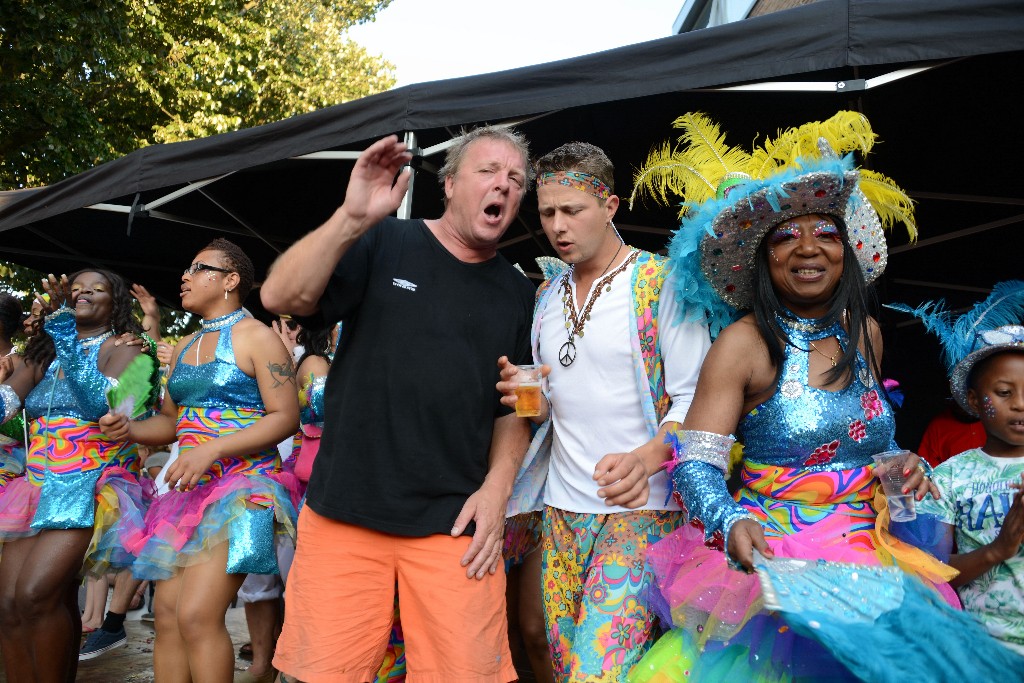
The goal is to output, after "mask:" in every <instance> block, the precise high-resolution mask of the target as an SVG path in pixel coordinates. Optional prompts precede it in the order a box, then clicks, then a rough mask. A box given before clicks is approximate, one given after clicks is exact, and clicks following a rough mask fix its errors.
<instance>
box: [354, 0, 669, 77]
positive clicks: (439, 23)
mask: <svg viewBox="0 0 1024 683" xmlns="http://www.w3.org/2000/svg"><path fill="white" fill-rule="evenodd" d="M682 6H683V0H586V1H585V2H573V1H571V0H518V1H513V2H507V3H490V2H485V1H484V0H393V2H392V3H391V5H389V6H388V7H387V8H386V9H385V10H384V11H382V12H380V13H378V14H377V19H376V21H374V22H373V23H370V24H366V25H363V26H357V27H355V28H353V29H352V30H351V31H350V33H349V35H350V37H351V38H352V39H353V40H355V41H356V42H357V43H359V44H361V45H362V46H364V47H365V48H366V49H367V50H369V51H370V52H371V53H373V54H380V55H382V56H384V57H385V58H386V59H387V60H388V61H390V62H391V63H393V64H395V65H396V67H397V77H398V82H397V84H396V85H397V86H403V85H411V84H413V83H422V82H424V81H436V80H441V79H444V78H455V77H458V76H472V75H476V74H483V73H490V72H493V71H504V70H505V69H514V68H516V67H520V66H530V65H533V64H542V63H544V62H551V61H556V60H559V59H566V58H568V57H578V56H580V55H585V54H590V53H593V52H601V51H603V50H609V49H612V48H616V47H621V46H623V45H632V44H633V43H641V42H644V41H647V40H654V39H656V38H664V37H666V36H670V35H672V24H673V22H674V21H675V19H676V16H677V15H678V14H679V10H680V8H682Z"/></svg>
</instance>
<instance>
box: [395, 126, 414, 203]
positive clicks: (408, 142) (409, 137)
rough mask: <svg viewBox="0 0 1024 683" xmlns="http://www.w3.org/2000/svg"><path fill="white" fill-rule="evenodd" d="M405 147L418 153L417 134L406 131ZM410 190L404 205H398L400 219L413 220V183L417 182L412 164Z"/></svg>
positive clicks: (410, 168) (403, 198)
mask: <svg viewBox="0 0 1024 683" xmlns="http://www.w3.org/2000/svg"><path fill="white" fill-rule="evenodd" d="M405 146H406V147H407V148H408V149H409V150H410V151H412V152H413V154H415V153H416V133H414V132H412V131H411V130H410V131H406V133H405ZM409 171H410V174H411V175H410V176H409V189H408V190H407V191H406V193H405V196H404V197H402V203H401V204H399V205H398V217H399V218H412V188H413V183H415V182H416V166H415V165H412V164H410V166H409Z"/></svg>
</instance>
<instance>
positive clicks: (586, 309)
mask: <svg viewBox="0 0 1024 683" xmlns="http://www.w3.org/2000/svg"><path fill="white" fill-rule="evenodd" d="M639 254H640V252H639V251H638V250H636V249H631V250H630V253H629V256H627V257H626V260H625V261H623V262H622V264H621V265H620V266H619V267H618V268H616V269H615V270H613V271H612V272H610V273H608V274H607V275H605V276H604V277H603V278H601V279H600V280H598V282H597V284H596V285H595V286H594V291H593V292H592V293H591V294H590V296H589V297H588V298H587V300H586V301H585V302H584V304H583V310H582V311H581V312H580V314H579V315H577V314H576V302H575V301H574V297H573V295H572V285H570V284H569V281H570V278H571V277H572V273H573V266H569V268H568V270H566V271H565V275H563V276H562V315H564V316H565V329H567V330H569V338H568V339H566V340H565V343H564V344H562V346H561V348H559V349H558V362H559V363H561V364H562V367H566V368H567V367H569V366H570V365H572V363H573V361H574V360H576V342H575V339H576V337H580V338H582V337H583V326H584V325H586V324H587V321H588V320H590V310H591V309H592V308H594V302H595V301H597V298H598V297H599V296H601V292H602V291H604V292H610V291H612V280H614V279H615V276H616V275H618V274H619V273H621V272H622V271H624V270H626V268H628V267H629V265H630V264H631V263H633V262H634V261H636V258H637V256H638V255H639ZM612 260H614V257H613V259H612ZM608 265H609V266H611V263H609V264H608ZM607 269H608V268H607V267H606V268H605V270H607Z"/></svg>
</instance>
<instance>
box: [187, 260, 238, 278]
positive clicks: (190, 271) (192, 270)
mask: <svg viewBox="0 0 1024 683" xmlns="http://www.w3.org/2000/svg"><path fill="white" fill-rule="evenodd" d="M201 270H212V271H216V272H218V273H233V272H235V271H233V270H231V269H229V268H220V267H219V266H211V265H209V264H206V263H199V262H198V261H197V262H196V263H193V264H192V265H191V266H189V267H188V268H186V269H185V272H184V273H182V275H195V274H196V273H198V272H199V271H201Z"/></svg>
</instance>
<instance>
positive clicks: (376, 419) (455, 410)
mask: <svg viewBox="0 0 1024 683" xmlns="http://www.w3.org/2000/svg"><path fill="white" fill-rule="evenodd" d="M527 157H528V153H527V149H526V143H525V140H523V139H522V138H521V137H520V136H519V135H518V134H515V133H512V132H510V131H508V130H505V129H501V128H482V129H477V130H475V131H472V132H471V133H469V134H467V135H466V136H464V137H463V138H462V139H461V140H460V141H458V142H457V143H456V145H455V146H453V147H452V148H451V149H450V150H449V152H448V158H447V160H446V162H445V165H444V167H443V168H442V169H441V172H440V176H441V178H442V180H443V182H444V189H445V211H444V213H443V215H442V216H441V217H440V218H439V219H437V220H427V221H422V220H415V221H406V220H398V219H394V218H390V217H387V216H388V214H390V213H392V212H394V211H395V210H396V209H397V207H398V205H399V203H400V201H401V199H402V197H403V195H404V194H405V192H406V190H407V188H408V184H409V176H408V171H405V172H403V173H401V174H400V175H399V176H398V180H397V182H395V183H394V185H392V182H393V180H394V178H395V175H396V173H398V171H399V169H400V168H401V167H402V166H403V165H405V164H407V163H408V162H409V160H410V158H411V157H410V154H409V152H408V151H407V150H406V148H405V145H404V144H402V143H401V142H399V141H398V140H397V138H395V137H393V136H392V137H389V138H385V139H384V140H381V141H379V142H377V143H375V144H374V145H372V146H371V147H369V148H368V149H367V150H366V152H364V153H363V154H362V155H361V156H360V159H359V161H358V162H357V163H356V166H355V168H354V169H353V171H352V176H351V178H350V180H349V185H348V189H347V192H346V196H345V203H344V204H342V206H341V207H339V208H338V210H337V211H336V212H335V213H334V215H333V216H332V217H331V218H330V219H328V221H327V222H326V223H324V225H322V226H321V227H320V228H318V229H317V230H315V231H313V232H312V233H310V234H308V235H307V236H306V237H304V238H303V239H302V240H300V241H299V242H297V243H296V244H295V245H293V246H292V247H291V248H290V249H289V250H288V251H287V252H286V253H285V254H283V255H282V256H281V258H280V259H279V260H278V262H277V263H276V264H275V265H274V267H273V269H272V271H271V273H270V274H269V275H268V277H267V280H266V283H265V284H264V285H263V287H262V290H261V297H262V299H263V304H264V306H265V307H266V308H267V310H269V311H272V312H275V313H279V314H280V313H288V314H291V315H296V316H302V317H303V320H302V322H303V324H304V325H313V324H321V325H324V324H333V323H334V322H336V321H338V320H342V321H344V328H345V334H344V335H343V336H342V341H341V345H340V347H339V349H338V355H337V358H336V360H335V362H334V363H333V365H332V367H331V370H330V373H329V375H328V382H327V390H326V394H325V399H324V414H325V425H324V434H323V438H322V441H321V447H320V452H319V454H318V455H317V458H316V461H315V463H314V466H313V472H312V475H311V477H310V482H309V491H308V497H307V504H306V506H305V508H304V509H303V512H302V514H301V516H300V519H299V529H300V531H299V538H300V542H299V544H298V548H297V551H296V556H295V561H294V564H293V565H292V570H291V574H290V577H289V582H288V587H287V592H286V601H287V604H288V609H287V610H286V615H285V625H284V630H283V632H282V635H281V638H280V640H279V642H278V646H277V655H276V657H275V659H274V664H275V666H276V667H277V668H278V669H280V670H281V671H283V672H285V673H286V674H288V676H294V677H296V678H297V679H299V680H302V681H308V682H310V683H313V682H315V681H321V680H322V681H328V680H329V681H368V680H372V679H373V678H374V674H375V673H376V671H377V667H378V666H379V665H380V663H381V660H382V658H383V656H384V651H385V647H386V645H387V639H388V635H389V631H390V625H391V618H392V609H393V601H394V590H395V586H396V583H397V587H398V594H399V596H400V598H399V600H400V605H401V615H402V616H401V619H402V628H403V631H404V632H405V634H406V648H407V649H406V657H407V661H408V666H409V670H410V671H416V672H418V673H419V674H420V675H421V676H427V677H432V678H435V679H437V680H475V681H495V682H502V681H510V680H514V679H515V678H516V672H515V669H514V667H513V666H512V662H511V658H510V655H509V650H508V636H507V625H506V620H505V611H504V592H505V576H504V572H503V571H500V570H501V569H502V568H501V565H500V562H501V542H502V530H503V522H504V512H505V504H506V502H507V500H508V496H509V493H510V492H511V487H512V483H513V480H514V478H515V474H516V472H517V471H518V468H519V464H520V462H521V460H522V456H523V454H524V453H525V451H526V448H527V445H528V441H529V426H528V422H527V421H526V420H524V419H522V418H517V417H516V416H515V414H514V413H513V412H512V411H511V410H510V409H509V408H506V407H504V406H502V405H501V402H500V396H499V394H498V393H497V391H496V390H495V383H496V382H497V380H498V368H497V366H496V365H495V363H494V359H495V358H498V357H500V356H508V357H509V358H515V359H518V360H516V362H517V363H518V362H529V359H530V346H529V327H530V322H531V318H532V305H533V291H534V287H533V285H532V284H531V283H530V282H529V280H527V279H526V278H525V277H523V275H522V274H521V273H519V272H518V271H517V270H516V269H515V268H514V267H513V266H511V265H510V264H509V263H508V262H507V261H506V260H505V259H504V258H503V257H502V256H501V255H499V254H498V253H497V244H498V241H499V240H500V239H501V236H502V235H503V234H504V232H505V230H506V229H507V228H508V226H509V225H510V224H511V222H512V221H513V220H514V219H515V216H516V213H517V212H518V210H519V204H520V202H521V200H522V198H523V195H524V194H525V193H526V190H527V184H528V181H529V177H528V164H527Z"/></svg>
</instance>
